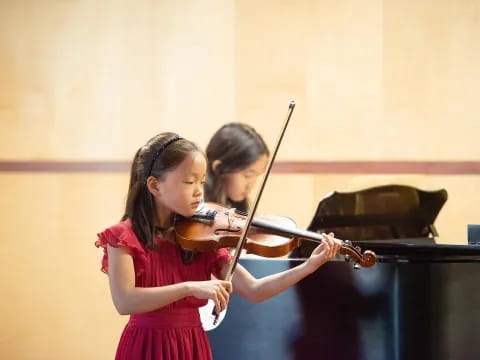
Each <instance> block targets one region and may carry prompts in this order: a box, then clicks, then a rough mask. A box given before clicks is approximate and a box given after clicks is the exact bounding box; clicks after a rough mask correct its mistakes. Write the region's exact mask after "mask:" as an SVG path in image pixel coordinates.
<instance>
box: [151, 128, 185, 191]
mask: <svg viewBox="0 0 480 360" xmlns="http://www.w3.org/2000/svg"><path fill="white" fill-rule="evenodd" d="M182 139H183V138H182V137H180V136H178V135H174V136H172V137H171V138H170V139H168V140H167V141H165V142H164V143H163V144H162V146H160V148H159V149H158V150H157V152H156V153H155V155H154V156H153V160H152V164H151V165H150V169H149V170H148V173H147V177H146V178H145V183H146V182H147V179H148V178H149V177H150V175H151V174H152V170H153V165H155V161H157V159H158V157H159V156H160V154H161V153H162V152H164V151H165V149H166V148H167V146H168V145H170V144H171V143H174V142H175V141H177V140H182Z"/></svg>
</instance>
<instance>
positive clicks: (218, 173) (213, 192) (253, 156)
mask: <svg viewBox="0 0 480 360" xmlns="http://www.w3.org/2000/svg"><path fill="white" fill-rule="evenodd" d="M262 155H267V156H268V155H269V151H268V148H267V145H266V144H265V142H264V141H263V139H262V137H261V136H260V135H259V134H258V133H257V132H256V131H255V129H254V128H253V127H251V126H250V125H247V124H243V123H237V122H234V123H229V124H226V125H224V126H222V127H221V128H220V129H219V130H218V131H217V132H216V133H215V134H214V135H213V137H212V138H211V139H210V142H209V143H208V146H207V159H208V166H207V179H206V182H205V201H213V202H217V203H219V204H222V205H225V206H232V207H235V208H237V209H238V210H241V211H245V212H246V211H248V208H249V204H248V200H247V199H245V200H243V201H240V202H233V201H232V200H230V199H228V198H227V194H226V193H225V175H227V174H229V173H233V172H237V171H241V170H243V169H245V168H247V167H248V166H250V165H251V164H253V163H254V162H255V161H257V160H258V159H259V158H260V156H262ZM215 160H220V161H221V163H220V165H219V166H218V167H217V168H216V169H215V171H213V168H212V163H213V161H215Z"/></svg>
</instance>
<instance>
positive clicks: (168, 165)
mask: <svg viewBox="0 0 480 360" xmlns="http://www.w3.org/2000/svg"><path fill="white" fill-rule="evenodd" d="M197 151H198V152H200V153H202V152H201V151H200V149H199V148H198V147H197V145H195V144H194V143H193V142H191V141H189V140H186V139H183V138H180V137H179V136H178V135H177V134H175V133H172V132H164V133H161V134H158V135H156V136H154V137H153V138H151V139H150V140H148V142H147V143H146V144H145V145H144V146H142V147H141V148H140V149H138V151H137V152H136V154H135V156H134V158H133V162H132V168H131V170H130V185H129V187H128V195H127V203H126V206H125V213H124V215H123V217H122V220H126V219H130V221H131V222H132V228H133V231H134V232H135V235H137V237H138V239H139V240H140V242H141V243H142V244H143V245H144V246H145V247H146V248H147V249H150V250H154V249H156V246H155V222H156V220H155V217H156V213H155V203H154V201H153V196H152V194H151V193H150V191H149V190H148V188H147V179H148V177H149V176H155V177H157V178H159V179H162V178H163V177H164V176H165V174H166V173H167V172H169V171H172V170H174V169H175V168H176V167H177V166H178V165H180V163H181V162H182V161H183V160H184V159H185V158H186V157H187V156H188V155H190V154H191V153H193V152H197Z"/></svg>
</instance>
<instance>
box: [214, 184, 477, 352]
mask: <svg viewBox="0 0 480 360" xmlns="http://www.w3.org/2000/svg"><path fill="white" fill-rule="evenodd" d="M446 200H447V193H446V191H445V190H439V191H434V192H426V191H421V190H418V189H416V188H412V187H408V186H400V185H387V186H382V187H376V188H371V189H367V190H363V191H359V192H355V193H338V192H333V193H331V194H329V195H328V196H326V197H325V198H324V199H322V200H321V201H320V203H319V205H318V208H317V211H316V213H315V216H314V217H313V219H312V222H311V224H310V226H309V228H308V229H309V230H311V231H318V232H328V231H334V232H335V234H336V236H337V237H338V238H342V239H351V240H352V241H353V243H354V244H355V245H358V246H360V247H361V248H362V249H363V250H366V249H371V250H373V251H375V253H376V254H377V257H378V263H377V264H376V265H375V266H373V267H371V268H361V269H356V268H354V266H353V265H352V263H349V262H346V261H344V260H343V259H338V260H337V261H331V262H329V263H327V264H325V265H324V266H323V267H321V268H320V269H319V270H318V271H317V272H316V273H314V274H312V275H311V276H309V277H308V278H306V279H304V280H302V281H301V282H300V283H298V284H297V285H296V286H294V287H292V288H291V289H288V290H287V291H285V292H283V293H281V294H279V295H277V296H275V297H273V298H271V299H269V300H267V301H265V302H263V303H259V304H252V303H249V302H247V301H245V300H243V299H242V298H240V297H238V296H236V295H235V294H234V295H233V296H232V298H231V300H230V305H229V308H228V312H227V315H226V317H225V320H224V321H223V323H222V324H221V325H220V327H219V328H217V329H215V330H213V331H210V332H208V336H209V338H210V342H211V344H212V349H213V354H214V358H215V359H231V360H235V359H278V360H290V359H302V360H303V359H305V360H308V359H328V360H331V359H332V360H333V359H335V360H341V359H349V360H400V359H401V360H407V359H408V360H410V359H437V360H447V359H448V360H450V359H460V360H468V359H480V289H479V288H478V285H477V284H478V283H479V280H480V246H478V245H439V244H436V241H435V237H436V236H438V234H437V231H436V229H435V227H434V221H435V219H436V217H437V215H438V213H439V211H440V209H441V208H442V206H443V204H444V203H445V201H446ZM459 242H463V241H460V240H459ZM312 249H313V246H312V245H311V244H309V243H307V242H304V243H303V244H302V246H301V247H300V248H298V249H297V250H296V251H294V252H293V253H292V254H291V257H290V258H289V259H248V258H244V259H241V260H240V263H241V264H242V265H244V266H245V267H246V268H247V269H248V270H249V271H250V272H252V273H253V274H254V275H255V276H257V277H262V276H266V275H269V274H272V273H276V272H279V271H282V270H286V269H288V268H290V267H293V266H296V265H298V264H299V263H301V262H302V261H303V259H304V258H305V257H306V256H308V255H309V254H310V252H311V251H312Z"/></svg>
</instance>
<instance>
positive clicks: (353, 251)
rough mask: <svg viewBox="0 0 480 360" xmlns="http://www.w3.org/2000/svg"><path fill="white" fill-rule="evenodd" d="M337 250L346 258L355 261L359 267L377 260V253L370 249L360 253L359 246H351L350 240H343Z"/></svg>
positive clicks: (366, 265)
mask: <svg viewBox="0 0 480 360" xmlns="http://www.w3.org/2000/svg"><path fill="white" fill-rule="evenodd" d="M339 252H340V254H342V255H343V256H345V257H346V258H347V259H351V260H353V261H355V263H356V264H358V265H360V266H361V267H370V266H373V265H375V263H376V262H377V255H375V253H374V252H373V251H372V250H365V251H364V252H363V253H362V252H361V250H360V248H359V247H355V246H353V244H352V242H351V241H350V240H344V241H343V243H342V247H341V248H340V251H339Z"/></svg>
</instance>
